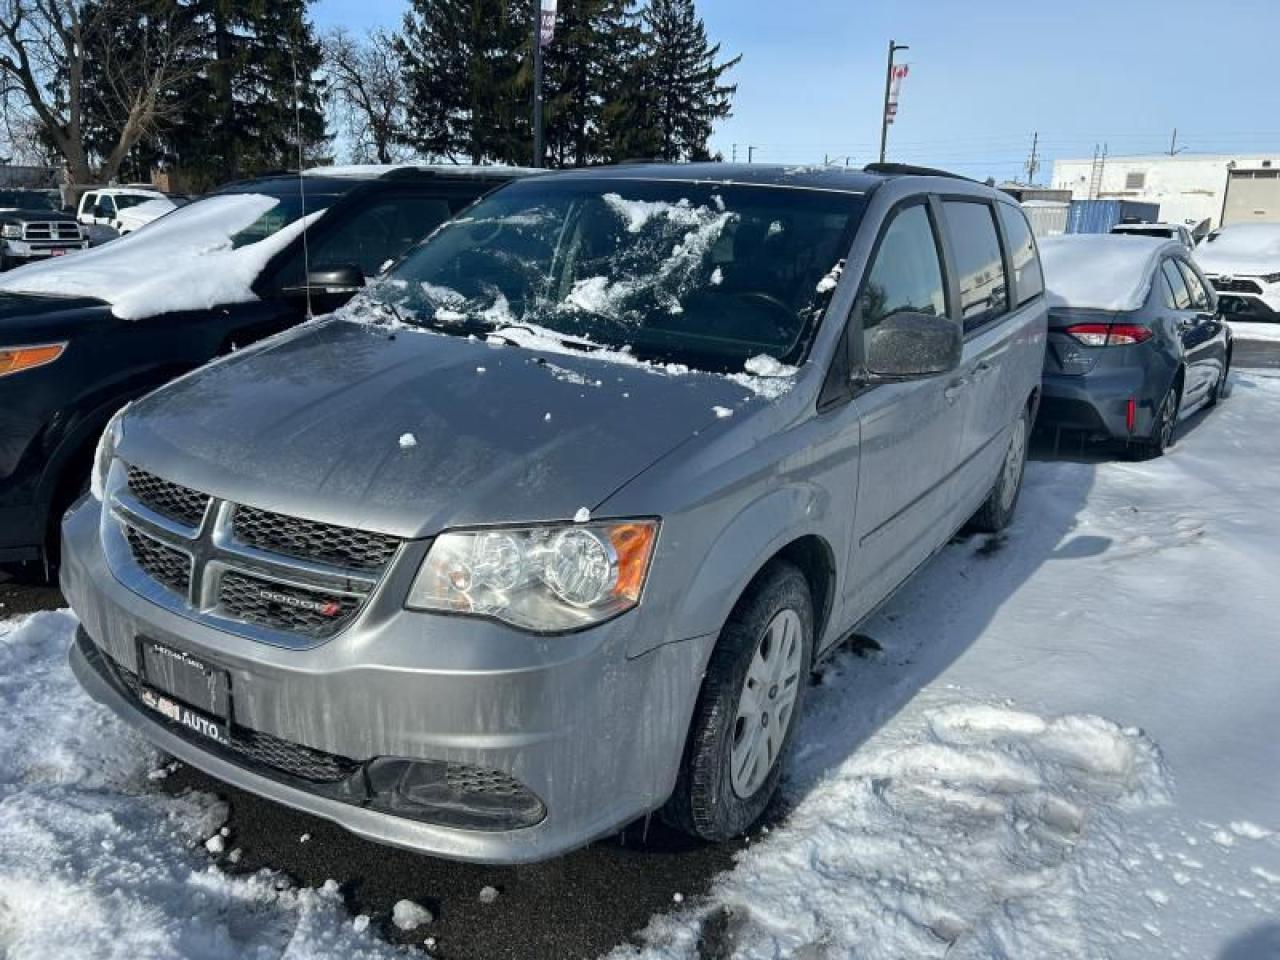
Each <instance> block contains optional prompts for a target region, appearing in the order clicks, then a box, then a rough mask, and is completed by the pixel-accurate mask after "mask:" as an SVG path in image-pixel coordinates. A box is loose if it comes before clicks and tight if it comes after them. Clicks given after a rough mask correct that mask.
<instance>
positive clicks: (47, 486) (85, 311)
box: [0, 167, 523, 569]
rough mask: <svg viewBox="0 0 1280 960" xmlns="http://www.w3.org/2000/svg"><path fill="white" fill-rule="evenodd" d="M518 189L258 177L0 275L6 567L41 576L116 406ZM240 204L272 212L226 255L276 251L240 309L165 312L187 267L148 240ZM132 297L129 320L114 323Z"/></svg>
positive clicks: (480, 175) (445, 177)
mask: <svg viewBox="0 0 1280 960" xmlns="http://www.w3.org/2000/svg"><path fill="white" fill-rule="evenodd" d="M522 174H523V171H519V170H514V169H510V168H502V167H491V168H486V167H478V168H473V167H458V168H453V167H403V168H396V169H391V170H387V169H386V168H377V167H373V168H344V169H335V171H334V172H333V173H329V174H325V173H324V172H323V170H322V171H311V172H309V173H308V174H307V175H306V176H304V177H301V178H300V177H299V176H297V175H296V174H293V175H280V176H271V177H264V178H261V179H257V180H252V181H246V182H241V183H236V184H233V185H231V186H228V187H226V188H224V189H222V190H220V191H218V192H217V193H215V194H212V195H211V197H210V198H206V200H201V201H197V202H195V203H193V204H190V205H189V206H187V207H184V208H183V209H182V210H179V211H176V212H175V213H173V214H171V215H169V216H168V217H165V218H163V220H161V221H157V222H156V224H153V225H149V228H148V229H143V230H140V231H137V232H135V233H133V234H131V235H130V236H128V237H125V238H122V239H120V240H116V241H113V242H112V243H111V244H108V245H105V246H103V247H98V248H95V249H94V250H92V251H89V252H88V253H83V254H78V255H77V256H76V257H75V258H73V259H71V260H67V261H65V262H60V263H58V264H48V265H42V266H37V267H29V268H23V269H21V270H18V271H15V272H14V273H12V274H8V275H6V277H5V280H4V282H3V284H2V285H0V286H2V287H3V289H0V563H15V562H28V561H39V560H41V559H43V560H44V561H45V564H46V569H47V566H48V565H49V563H50V562H51V561H56V552H57V521H58V519H59V518H60V516H61V514H62V513H63V511H64V510H65V509H66V507H67V506H68V505H69V504H70V503H71V502H72V501H73V500H74V499H75V498H76V497H77V496H78V495H79V493H80V492H81V491H82V490H83V489H84V488H85V485H86V484H87V481H88V477H89V467H90V463H91V461H92V458H93V452H94V448H95V446H96V444H97V441H98V437H99V436H100V434H101V433H102V429H103V427H104V426H105V424H106V422H107V420H108V419H109V418H110V417H111V415H112V414H113V413H115V411H116V410H118V409H120V407H122V406H123V405H124V404H125V403H128V402H129V401H131V400H134V399H136V398H137V397H140V396H142V395H143V394H145V393H148V392H150V391H151V390H153V389H154V388H156V387H157V386H160V385H161V384H163V383H166V382H168V381H169V380H172V379H173V378H174V377H176V376H178V375H180V374H182V373H185V372H186V371H189V370H192V369H194V368H196V367H199V366H201V365H202V364H204V363H206V362H207V361H209V360H210V359H212V358H214V357H216V356H219V355H221V354H224V353H226V352H229V351H231V350H233V349H235V348H236V347H240V346H244V345H246V344H249V343H252V342H254V341H256V340H259V339H261V338H263V337H266V336H268V335H270V334H273V333H276V332H278V331H281V330H284V329H285V328H287V327H290V326H292V325H294V324H296V323H299V322H300V321H302V320H303V319H305V317H306V316H307V311H308V306H309V307H310V309H311V311H312V312H313V313H316V314H319V313H325V312H328V311H331V310H333V309H336V308H337V307H339V306H341V305H342V304H343V303H345V302H346V300H348V299H349V298H350V297H351V296H352V295H354V293H355V292H356V291H357V290H359V288H360V287H361V286H362V285H363V283H364V279H365V278H366V277H371V276H373V275H375V274H377V273H378V272H379V271H380V270H381V269H382V267H383V266H384V265H385V264H386V263H387V262H388V261H391V260H395V259H397V258H399V257H400V256H401V255H402V254H404V253H405V252H406V251H407V250H408V249H409V248H410V247H412V246H413V245H414V244H415V243H416V242H417V241H418V240H420V239H422V238H423V237H425V236H426V235H427V234H428V233H430V232H431V231H432V230H433V229H434V228H435V227H436V226H437V225H439V224H440V223H441V222H443V221H444V220H446V219H448V218H449V217H451V216H453V215H454V214H456V213H457V212H458V211H459V210H461V209H463V208H464V207H466V206H468V205H470V204H471V202H472V201H474V200H475V199H476V198H478V197H479V196H481V195H482V194H484V193H487V192H488V191H489V190H491V189H493V188H495V187H497V186H500V185H501V184H503V183H506V182H507V181H509V180H511V179H513V178H514V177H516V176H520V175H522ZM236 194H239V195H251V196H248V197H241V198H235V197H232V199H230V200H225V199H224V200H221V201H217V202H219V203H222V204H235V203H239V204H242V205H244V204H248V205H250V206H251V207H252V205H253V204H257V205H258V207H259V208H262V209H264V210H265V211H266V212H264V214H263V215H262V216H261V217H259V218H258V219H257V220H255V221H254V222H253V223H252V224H250V225H249V226H248V227H247V228H246V229H244V230H241V231H239V232H238V233H236V234H235V235H234V236H231V237H229V238H228V239H229V241H230V245H232V246H234V247H235V248H237V249H236V250H235V252H236V253H240V252H241V249H240V248H242V247H244V246H248V245H249V244H253V243H258V242H262V243H264V244H268V245H270V246H267V247H264V248H259V249H260V250H269V251H271V255H270V256H269V258H268V259H266V262H265V265H264V266H262V267H261V269H260V270H259V271H258V272H257V274H256V277H254V278H253V279H252V282H251V284H250V286H249V288H248V290H246V291H243V295H242V296H232V297H230V299H231V300H233V301H237V302H226V300H225V299H219V298H217V297H215V296H210V297H207V298H206V301H205V302H206V303H209V305H208V306H202V307H201V308H199V309H181V310H173V309H166V308H164V307H163V304H165V303H167V302H170V301H173V302H181V300H182V297H181V291H180V290H179V291H176V292H175V291H174V290H173V289H172V287H168V286H167V285H165V284H164V279H165V275H166V273H167V272H175V271H174V267H175V266H178V267H181V266H182V265H181V264H175V263H174V261H173V259H169V260H168V261H167V263H166V260H165V257H166V255H168V251H167V250H166V249H164V247H163V246H162V245H161V246H159V249H158V250H157V247H158V245H157V243H156V241H157V240H158V239H161V238H160V237H159V236H158V235H157V234H156V233H153V232H152V229H153V228H154V227H155V226H158V225H159V224H160V223H164V224H165V227H166V231H167V232H168V234H169V235H170V236H177V237H180V236H181V226H182V223H184V222H188V221H189V222H190V223H191V224H192V227H191V229H192V230H193V231H199V230H207V224H208V220H209V216H208V213H209V212H211V211H215V210H216V208H214V207H206V204H208V203H210V202H211V201H212V200H214V198H218V197H224V198H225V197H228V196H230V195H236ZM202 210H204V214H203V216H202ZM319 211H323V213H319V215H318V216H315V215H316V214H317V213H318V212H319ZM307 214H311V215H312V216H313V217H315V219H313V220H312V221H311V222H310V225H309V226H308V227H307V229H306V231H305V233H304V232H303V231H302V230H301V224H299V223H297V221H299V220H300V219H301V218H302V217H303V216H304V215H307ZM286 231H288V232H286ZM149 234H150V236H148V235H149ZM290 234H292V236H290ZM286 240H287V242H285V241H286ZM147 244H149V246H147ZM304 244H305V245H304ZM131 245H132V246H131ZM178 246H179V247H180V245H178ZM277 248H278V249H277ZM109 251H110V252H111V256H110V257H108V256H107V255H108V252H109ZM140 253H146V256H145V257H139V254H140ZM173 256H174V257H179V256H184V254H182V253H181V252H180V251H179V252H175V253H174V254H173ZM140 261H141V262H140ZM210 262H211V264H212V263H213V261H212V260H211V261H210ZM237 263H238V264H242V263H243V261H237ZM308 266H309V268H310V269H309V271H308V269H307V267H308ZM189 267H190V261H188V264H187V268H188V269H186V270H181V269H179V270H178V271H176V272H177V276H178V279H175V280H174V284H176V285H177V286H181V285H183V284H188V285H190V284H192V281H193V280H197V279H198V280H202V281H203V280H207V279H211V280H213V281H217V280H218V279H219V278H217V277H214V278H204V277H198V276H197V277H193V276H192V271H191V270H190V269H189ZM117 280H118V284H117ZM157 281H159V285H157ZM143 283H146V284H148V285H147V286H146V287H145V289H144V290H143V292H142V294H141V297H142V299H143V300H144V301H145V300H146V299H147V298H148V297H151V296H152V291H155V294H154V301H153V302H154V303H156V304H157V307H156V310H155V313H154V315H140V314H145V313H147V311H146V310H142V311H139V310H138V307H137V301H138V299H139V296H140V294H139V293H138V291H139V290H141V289H143V288H142V287H141V285H142V284H143ZM116 286H118V287H120V288H121V289H120V290H119V291H117V290H116V289H115V287H116ZM131 286H132V288H133V292H132V294H131V293H130V290H129V289H128V288H129V287H131ZM24 288H26V289H24ZM217 288H218V283H217V282H214V283H212V289H214V290H216V289H217ZM27 289H29V290H31V291H39V292H27ZM86 290H91V291H93V292H94V294H95V295H86V293H85V291H86ZM117 292H118V293H120V294H121V297H122V298H123V299H117V297H116V294H117ZM130 296H132V306H131V307H130V309H129V310H127V311H122V310H121V308H120V304H121V303H123V302H125V301H126V300H127V299H128V298H129V297H130ZM188 299H190V298H188ZM113 304H114V306H113ZM122 313H123V316H128V317H133V319H123V318H122Z"/></svg>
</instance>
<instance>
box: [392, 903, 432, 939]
mask: <svg viewBox="0 0 1280 960" xmlns="http://www.w3.org/2000/svg"><path fill="white" fill-rule="evenodd" d="M433 919H434V918H433V917H432V916H431V911H430V910H428V909H427V908H426V907H424V906H422V905H421V904H417V903H414V902H413V901H412V900H397V901H396V904H395V906H394V907H392V908H391V922H392V923H394V924H395V925H396V929H397V930H404V931H405V932H408V931H410V930H417V929H418V928H419V927H420V926H422V925H423V924H424V923H430V922H431V921H432V920H433Z"/></svg>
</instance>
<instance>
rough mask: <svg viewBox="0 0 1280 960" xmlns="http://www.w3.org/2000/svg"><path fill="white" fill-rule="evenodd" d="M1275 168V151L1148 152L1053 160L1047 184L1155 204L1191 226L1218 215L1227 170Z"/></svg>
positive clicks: (1279, 162)
mask: <svg viewBox="0 0 1280 960" xmlns="http://www.w3.org/2000/svg"><path fill="white" fill-rule="evenodd" d="M1271 169H1278V170H1280V154H1256V153H1255V154H1217V155H1210V154H1194V153H1187V154H1179V155H1177V156H1172V157H1171V156H1169V155H1168V154H1154V155H1151V156H1137V157H1107V158H1106V159H1105V161H1104V160H1102V159H1101V158H1099V159H1098V160H1096V161H1095V160H1093V159H1092V158H1088V157H1086V158H1085V159H1082V160H1055V161H1054V163H1053V186H1054V187H1057V188H1058V189H1061V190H1070V191H1071V198H1072V199H1073V200H1088V199H1096V198H1108V199H1110V198H1121V199H1125V200H1143V201H1148V202H1151V203H1158V204H1160V219H1161V220H1166V221H1171V222H1174V223H1186V224H1188V225H1191V226H1195V225H1198V224H1200V223H1201V222H1202V221H1204V220H1208V221H1210V226H1213V227H1216V226H1218V225H1219V224H1220V222H1221V220H1222V211H1223V204H1224V200H1225V194H1226V187H1227V179H1228V177H1229V175H1230V171H1232V170H1256V171H1262V170H1268V171H1269V170H1271Z"/></svg>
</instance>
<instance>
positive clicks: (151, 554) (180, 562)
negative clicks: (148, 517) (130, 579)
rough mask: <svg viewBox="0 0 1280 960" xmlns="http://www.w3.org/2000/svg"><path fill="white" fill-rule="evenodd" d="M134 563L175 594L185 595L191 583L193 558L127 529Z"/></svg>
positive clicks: (126, 533) (130, 528)
mask: <svg viewBox="0 0 1280 960" xmlns="http://www.w3.org/2000/svg"><path fill="white" fill-rule="evenodd" d="M125 536H126V537H127V538H128V540H129V550H130V552H131V553H132V554H133V561H134V563H136V564H137V565H138V566H139V567H141V568H142V569H143V571H144V572H145V573H146V574H147V576H149V577H150V578H151V579H152V580H155V581H157V582H158V583H162V584H164V586H166V587H168V588H169V589H170V590H172V591H173V592H174V593H178V594H182V595H185V594H186V592H187V588H188V586H189V584H190V582H191V558H190V557H188V556H187V555H186V554H185V553H182V552H181V551H179V550H174V549H172V548H171V547H166V546H165V545H164V544H162V543H159V542H157V541H155V540H152V539H151V538H150V537H148V536H146V535H145V534H141V533H139V532H138V531H137V530H135V529H133V527H126V528H125Z"/></svg>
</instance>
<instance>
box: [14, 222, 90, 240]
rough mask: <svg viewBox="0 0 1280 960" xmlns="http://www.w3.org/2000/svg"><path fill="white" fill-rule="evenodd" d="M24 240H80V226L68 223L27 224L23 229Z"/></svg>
mask: <svg viewBox="0 0 1280 960" xmlns="http://www.w3.org/2000/svg"><path fill="white" fill-rule="evenodd" d="M22 236H23V239H24V240H75V241H77V242H78V241H79V240H80V225H79V224H77V223H72V222H69V221H62V220H58V221H54V222H52V223H46V222H44V221H39V222H36V223H28V224H27V225H26V226H25V227H24V228H23V235H22Z"/></svg>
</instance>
